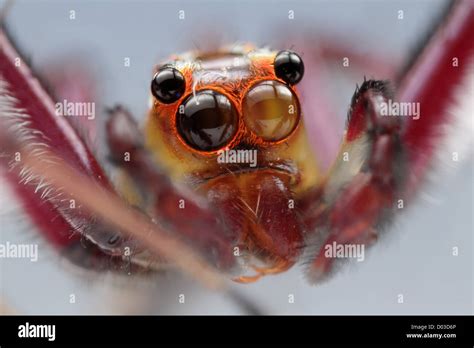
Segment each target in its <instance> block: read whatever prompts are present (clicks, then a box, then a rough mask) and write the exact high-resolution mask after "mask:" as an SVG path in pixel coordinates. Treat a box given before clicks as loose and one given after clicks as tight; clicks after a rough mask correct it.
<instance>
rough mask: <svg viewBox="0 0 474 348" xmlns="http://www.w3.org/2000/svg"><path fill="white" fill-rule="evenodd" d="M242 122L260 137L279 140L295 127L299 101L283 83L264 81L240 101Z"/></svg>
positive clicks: (297, 118)
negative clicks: (242, 114) (241, 103)
mask: <svg viewBox="0 0 474 348" xmlns="http://www.w3.org/2000/svg"><path fill="white" fill-rule="evenodd" d="M243 113H244V120H245V123H246V125H247V127H249V128H250V130H251V131H252V132H254V133H255V134H256V135H258V136H259V137H261V138H263V139H265V140H267V141H278V140H282V139H284V138H285V137H287V136H288V135H289V134H290V133H291V132H292V131H293V130H294V129H295V127H296V125H297V124H298V120H299V117H300V115H299V114H300V112H299V106H298V99H297V97H296V96H295V95H294V94H293V92H292V91H291V90H290V89H289V88H288V87H287V86H286V85H284V84H283V83H280V82H278V81H264V82H261V83H259V84H257V85H256V86H254V87H253V88H252V89H251V90H250V91H249V92H248V93H247V95H246V96H245V99H244V101H243Z"/></svg>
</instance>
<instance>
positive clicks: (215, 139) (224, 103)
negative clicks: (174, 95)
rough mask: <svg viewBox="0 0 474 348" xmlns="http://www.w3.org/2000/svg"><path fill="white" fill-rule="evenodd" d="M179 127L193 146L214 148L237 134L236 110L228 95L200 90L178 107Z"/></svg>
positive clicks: (199, 148) (211, 149) (205, 149)
mask: <svg viewBox="0 0 474 348" xmlns="http://www.w3.org/2000/svg"><path fill="white" fill-rule="evenodd" d="M176 127H177V129H178V132H179V133H180V135H181V137H182V138H183V139H184V140H185V141H186V143H188V145H190V146H191V147H193V148H195V149H197V150H201V151H214V150H217V149H219V148H221V147H222V146H224V145H226V144H227V143H228V142H229V141H230V140H232V138H233V137H234V135H235V133H236V131H237V127H238V116H237V111H236V110H235V108H234V106H233V105H232V103H231V102H230V100H229V99H227V97H226V96H224V95H222V94H220V93H217V92H215V91H212V90H205V91H200V92H199V93H198V94H196V95H193V96H190V97H189V98H188V99H187V100H186V101H185V102H184V103H183V104H182V105H181V106H180V107H179V110H178V114H177V116H176Z"/></svg>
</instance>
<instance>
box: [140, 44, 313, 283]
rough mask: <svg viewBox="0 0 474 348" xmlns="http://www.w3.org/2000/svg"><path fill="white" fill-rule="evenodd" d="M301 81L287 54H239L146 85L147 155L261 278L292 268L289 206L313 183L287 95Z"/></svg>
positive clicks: (192, 61) (246, 49)
mask: <svg viewBox="0 0 474 348" xmlns="http://www.w3.org/2000/svg"><path fill="white" fill-rule="evenodd" d="M303 73H304V66H303V62H302V60H301V58H300V57H299V56H298V55H297V54H295V53H293V52H290V51H281V52H276V51H270V50H267V49H258V50H257V49H254V48H252V47H250V46H239V47H236V48H233V49H229V50H223V51H218V52H213V53H207V54H201V53H187V54H184V55H181V56H176V57H173V60H172V61H171V62H170V63H167V64H164V65H162V66H160V67H159V68H158V69H157V70H156V72H155V76H154V78H153V81H152V87H151V89H152V95H153V98H152V107H151V110H150V114H149V117H148V121H147V125H146V135H147V146H148V148H149V149H150V151H151V152H152V153H154V154H155V157H156V160H157V161H158V162H159V163H160V164H161V165H162V166H163V167H164V168H165V169H166V170H167V171H168V172H169V173H170V175H171V176H172V177H173V178H174V179H175V180H178V181H185V182H186V183H187V184H190V185H193V186H194V187H195V189H196V190H198V191H200V192H201V193H202V194H203V195H204V196H207V198H208V200H209V201H210V202H211V204H214V205H215V206H216V208H217V209H216V212H217V214H218V215H219V217H220V218H221V219H222V220H223V221H224V223H225V224H226V225H228V226H230V229H231V230H232V233H233V234H235V243H236V245H238V246H239V248H243V250H242V251H243V252H244V253H249V254H252V255H254V256H255V255H257V256H258V257H259V258H260V259H264V260H265V261H271V262H265V265H266V266H268V268H267V271H268V272H277V271H278V270H284V269H286V268H288V267H289V266H291V264H293V262H294V259H295V258H296V256H297V254H298V252H299V249H300V248H299V247H300V246H301V243H302V239H303V237H302V231H301V229H302V224H301V223H300V222H299V221H298V217H297V214H296V213H295V211H294V209H293V208H294V205H293V203H292V201H293V199H294V198H295V195H298V193H300V192H303V191H304V190H305V189H307V188H308V187H312V186H314V185H315V184H316V183H317V181H318V171H317V168H316V165H315V161H314V156H313V154H312V153H310V152H309V147H308V146H307V140H306V134H305V132H304V127H303V125H302V117H301V107H300V103H299V99H298V94H297V91H296V90H295V88H294V85H295V84H296V83H298V82H299V81H300V80H301V78H302V76H303ZM275 267H276V269H275ZM261 273H265V270H262V271H261ZM242 280H244V279H242Z"/></svg>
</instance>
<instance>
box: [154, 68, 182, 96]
mask: <svg viewBox="0 0 474 348" xmlns="http://www.w3.org/2000/svg"><path fill="white" fill-rule="evenodd" d="M185 86H186V85H185V81H184V76H183V74H181V72H179V71H178V70H177V69H174V68H171V67H167V68H163V69H161V70H160V71H158V72H157V73H156V74H155V76H154V77H153V80H152V81H151V93H153V95H154V96H155V98H156V99H158V100H159V101H160V102H162V103H165V104H171V103H174V102H175V101H177V100H178V99H179V98H181V96H182V95H183V94H184V90H185Z"/></svg>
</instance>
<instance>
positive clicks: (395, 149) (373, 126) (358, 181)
mask: <svg viewBox="0 0 474 348" xmlns="http://www.w3.org/2000/svg"><path fill="white" fill-rule="evenodd" d="M390 98H391V92H390V90H389V87H388V85H387V82H384V81H374V80H370V81H364V83H363V84H362V85H361V87H360V89H357V90H356V92H355V94H354V97H353V99H352V104H351V108H350V110H349V114H348V128H347V133H346V137H345V141H344V143H343V145H342V148H341V151H340V153H339V156H338V159H337V160H336V162H335V164H334V165H333V167H332V169H331V170H330V173H329V175H328V178H327V181H326V183H325V187H324V190H323V192H322V195H321V201H320V202H319V204H322V206H323V207H324V209H323V210H322V211H319V212H317V214H318V218H317V219H313V218H311V213H310V217H309V220H307V222H308V221H309V222H311V223H313V224H316V223H317V224H318V225H317V226H316V225H312V226H310V228H311V230H314V229H316V231H317V235H311V234H310V235H308V238H307V243H308V245H309V247H310V249H311V247H312V246H313V245H312V244H314V246H315V247H316V248H317V250H316V254H317V255H316V257H315V258H314V259H313V260H312V262H311V266H310V273H309V275H310V278H311V279H312V280H314V281H318V280H322V279H324V277H326V276H327V275H328V273H329V271H330V270H331V267H332V264H333V261H334V259H333V256H331V255H328V254H327V253H326V252H327V250H328V248H332V247H333V243H336V244H337V245H347V244H364V245H365V244H369V243H371V242H372V241H373V240H374V238H375V237H376V235H375V233H374V228H376V227H377V225H378V223H379V222H380V218H381V216H383V215H384V213H389V211H390V209H391V208H392V205H393V201H394V197H395V193H396V192H397V191H398V189H399V186H400V184H401V178H402V177H403V171H404V168H403V166H402V165H401V163H403V154H402V147H401V144H400V138H399V131H400V123H401V122H400V119H399V118H398V117H385V116H382V115H381V114H380V111H379V110H380V105H381V103H382V102H387V101H388V100H389V99H390ZM316 238H318V240H316ZM313 251H314V249H313Z"/></svg>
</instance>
